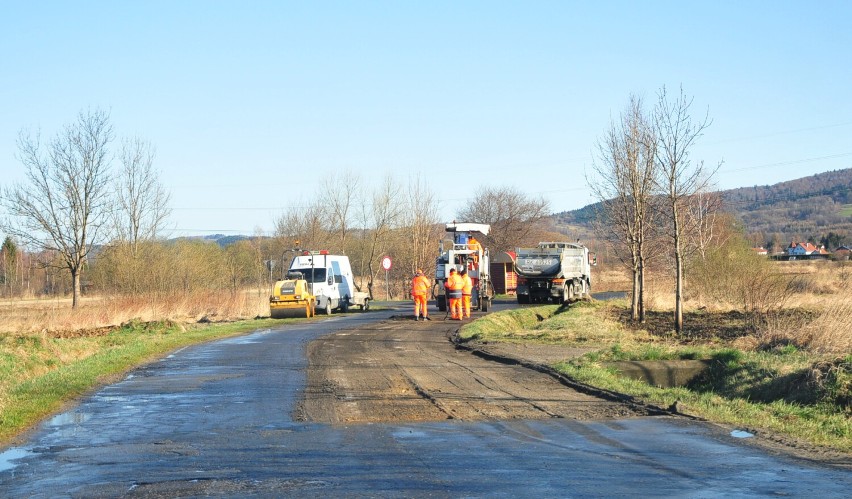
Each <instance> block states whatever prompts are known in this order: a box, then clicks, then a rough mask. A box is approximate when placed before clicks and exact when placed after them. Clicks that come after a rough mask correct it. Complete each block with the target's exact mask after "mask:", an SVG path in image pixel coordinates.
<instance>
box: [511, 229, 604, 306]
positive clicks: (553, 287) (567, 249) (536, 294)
mask: <svg viewBox="0 0 852 499" xmlns="http://www.w3.org/2000/svg"><path fill="white" fill-rule="evenodd" d="M596 263H597V262H596V258H595V255H594V253H589V249H588V248H587V247H585V246H583V245H582V244H579V243H577V244H575V243H564V242H542V243H539V244H538V246H536V247H534V248H518V249H517V257H516V259H515V273H517V275H518V284H517V296H518V303H541V302H546V301H548V300H550V301H552V302H553V303H555V304H567V303H569V302H571V301H573V300H575V299H577V298H583V297H589V295H590V294H591V292H592V266H594V265H595V264H596Z"/></svg>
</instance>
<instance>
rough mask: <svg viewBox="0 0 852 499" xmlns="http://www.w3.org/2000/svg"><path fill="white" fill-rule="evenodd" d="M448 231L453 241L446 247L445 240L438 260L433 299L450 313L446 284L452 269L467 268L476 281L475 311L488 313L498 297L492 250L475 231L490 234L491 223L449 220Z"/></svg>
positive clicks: (472, 296)
mask: <svg viewBox="0 0 852 499" xmlns="http://www.w3.org/2000/svg"><path fill="white" fill-rule="evenodd" d="M445 230H446V232H449V233H452V235H453V243H452V244H451V245H448V246H447V247H446V248H445V245H444V241H441V246H440V248H439V253H440V254H439V256H438V258H437V259H436V261H435V284H434V286H432V298H433V299H434V300H435V302H436V303H437V305H438V310H440V311H441V312H446V310H447V296H446V293H445V288H444V283H446V281H447V278H449V276H450V269H451V268H455V269H456V271H457V272H461V270H462V269H467V275H469V276H470V278H471V280H472V281H473V290H472V292H471V296H470V306H471V308H472V309H474V310H482V311H483V312H487V311H488V309H489V308H490V307H491V300H492V299H493V298H494V285H493V284H492V283H491V278H490V277H489V260H488V249H487V248H483V247H482V245H481V244H480V243H479V242H478V241H477V240H476V239H475V233H479V234H482V235H484V236H487V235H488V232H489V231H490V230H491V226H490V225H488V224H477V223H456V222H453V223H448V224H446V226H445Z"/></svg>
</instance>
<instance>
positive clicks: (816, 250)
mask: <svg viewBox="0 0 852 499" xmlns="http://www.w3.org/2000/svg"><path fill="white" fill-rule="evenodd" d="M828 254H829V253H828V250H826V249H825V246H820V247H817V246H816V245H814V244H812V243H797V242H796V241H793V242H791V243H790V246H788V247H787V256H789V257H798V256H806V257H810V258H819V257H828Z"/></svg>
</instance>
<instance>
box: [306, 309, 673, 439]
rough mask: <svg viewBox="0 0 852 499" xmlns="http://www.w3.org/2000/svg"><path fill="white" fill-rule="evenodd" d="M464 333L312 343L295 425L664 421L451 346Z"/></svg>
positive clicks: (406, 333)
mask: <svg viewBox="0 0 852 499" xmlns="http://www.w3.org/2000/svg"><path fill="white" fill-rule="evenodd" d="M458 327H459V323H457V322H450V321H446V322H445V321H442V320H440V319H436V320H433V321H431V322H415V321H413V320H411V319H409V318H408V317H406V318H405V319H402V318H400V319H398V320H389V321H384V322H378V323H373V324H369V325H366V326H363V327H360V328H357V329H351V330H346V331H340V332H337V333H335V334H331V335H329V336H325V337H323V338H321V339H318V340H315V341H313V342H311V343H310V344H309V345H308V352H307V353H308V360H309V367H308V373H307V378H308V380H307V387H306V390H305V397H304V400H303V401H302V403H301V404H300V406H299V409H298V412H297V414H296V417H297V418H298V419H302V420H309V421H316V422H326V423H338V424H340V423H344V424H345V423H366V422H411V421H437V420H446V419H458V420H464V421H475V420H487V419H514V418H525V419H535V418H569V419H581V420H591V419H609V418H628V417H635V416H645V415H649V414H651V413H658V412H656V411H653V409H649V408H645V407H642V406H639V405H637V404H633V403H630V402H629V401H619V400H614V399H607V398H602V397H598V396H593V395H589V394H587V393H583V391H581V390H576V389H574V388H572V387H569V386H567V385H566V384H565V383H563V382H562V381H560V380H558V379H556V378H554V377H553V376H551V375H549V374H547V373H543V372H538V371H536V370H534V369H529V368H528V367H524V366H522V365H519V364H507V363H500V362H494V361H493V360H486V359H484V358H480V357H478V356H476V355H473V354H471V352H468V351H464V350H460V349H457V348H456V347H455V346H454V345H453V343H452V342H451V341H449V340H450V338H451V336H452V334H453V333H454V332H455V330H456V329H458ZM544 354H545V352H541V353H539V355H544Z"/></svg>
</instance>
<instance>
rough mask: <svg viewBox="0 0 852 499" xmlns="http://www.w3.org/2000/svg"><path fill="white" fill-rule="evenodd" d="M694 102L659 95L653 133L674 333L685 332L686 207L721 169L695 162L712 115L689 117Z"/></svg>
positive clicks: (683, 96) (664, 91) (662, 94)
mask: <svg viewBox="0 0 852 499" xmlns="http://www.w3.org/2000/svg"><path fill="white" fill-rule="evenodd" d="M692 101H693V99H692V98H687V97H686V96H685V95H684V93H683V89H682V88H681V89H680V93H679V94H678V95H677V96H676V97H675V98H673V99H669V96H668V95H667V93H666V88H665V87H663V88H662V89H661V90H660V92H659V99H658V101H657V107H656V109H655V110H654V130H655V133H656V136H657V141H658V142H657V144H658V145H657V161H658V163H659V164H658V167H659V171H658V177H657V187H658V190H659V192H660V194H661V195H662V197H663V198H664V199H665V209H664V210H663V213H664V216H666V218H667V219H668V220H667V221H668V230H669V236H670V237H671V240H672V249H673V254H674V260H675V316H674V321H675V331H676V332H677V333H678V334H680V333H681V332H683V266H684V243H685V234H686V231H687V225H686V224H685V216H686V206H687V204H688V203H689V200H690V199H691V198H692V197H693V196H694V195H695V194H697V193H698V192H701V191H702V190H703V189H704V188H705V186H706V185H707V184H708V183H709V181H710V179H711V177H712V176H713V174H714V173H715V172H716V170H717V169H718V166H717V167H716V168H714V169H713V170H710V171H708V170H707V169H705V168H704V162H703V161H699V162H693V161H692V158H691V157H690V150H691V149H692V147H693V146H694V145H695V142H696V140H698V138H699V137H701V136H702V135H703V133H704V130H705V129H706V128H707V127H709V126H710V124H711V120H710V118H709V113H705V115H704V117H703V118H702V119H700V120H694V119H693V118H692V116H691V114H690V108H691V107H692Z"/></svg>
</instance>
